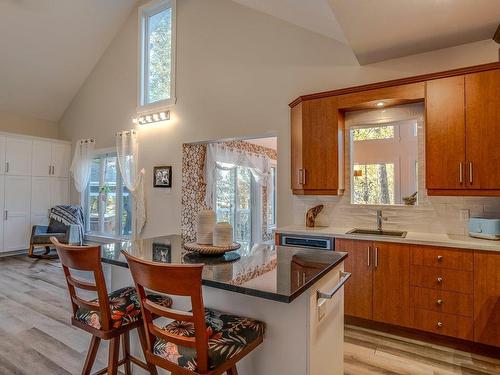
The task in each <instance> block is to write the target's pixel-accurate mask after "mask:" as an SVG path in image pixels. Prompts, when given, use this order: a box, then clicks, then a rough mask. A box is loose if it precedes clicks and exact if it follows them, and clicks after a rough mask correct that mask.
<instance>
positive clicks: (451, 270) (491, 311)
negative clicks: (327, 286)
mask: <svg viewBox="0 0 500 375" xmlns="http://www.w3.org/2000/svg"><path fill="white" fill-rule="evenodd" d="M335 246H336V250H338V251H345V252H347V253H348V254H349V255H348V257H347V259H346V261H345V263H344V267H345V270H346V271H347V272H351V273H352V277H351V279H350V280H349V282H348V283H347V284H346V287H345V307H344V311H345V314H346V315H349V316H354V317H358V318H363V319H368V320H374V321H378V322H383V323H389V324H394V325H398V326H403V327H409V328H414V329H418V330H421V331H427V332H432V333H437V334H440V335H445V336H451V337H455V338H459V339H464V340H469V341H475V342H477V343H481V344H487V345H492V346H497V347H500V252H485V251H474V250H464V249H453V248H439V247H434V246H421V245H407V244H397V243H386V242H371V241H358V240H350V239H337V240H336V243H335Z"/></svg>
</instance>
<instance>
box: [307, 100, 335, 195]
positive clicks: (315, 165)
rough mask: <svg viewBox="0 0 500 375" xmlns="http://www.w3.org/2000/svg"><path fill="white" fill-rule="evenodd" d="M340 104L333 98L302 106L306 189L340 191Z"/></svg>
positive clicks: (308, 101) (311, 101)
mask: <svg viewBox="0 0 500 375" xmlns="http://www.w3.org/2000/svg"><path fill="white" fill-rule="evenodd" d="M337 101H338V98H337V97H331V98H321V99H315V100H306V101H304V102H303V103H302V158H303V160H302V162H303V169H304V171H303V184H302V186H303V189H307V190H337V189H339V132H338V107H337ZM340 168H343V166H341V167H340Z"/></svg>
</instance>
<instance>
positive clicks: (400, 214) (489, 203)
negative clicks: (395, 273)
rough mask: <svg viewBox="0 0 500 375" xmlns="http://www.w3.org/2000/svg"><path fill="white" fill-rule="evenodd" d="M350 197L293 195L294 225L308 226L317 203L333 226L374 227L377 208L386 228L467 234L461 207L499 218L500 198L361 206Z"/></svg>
mask: <svg viewBox="0 0 500 375" xmlns="http://www.w3.org/2000/svg"><path fill="white" fill-rule="evenodd" d="M346 194H347V197H346V196H345V195H344V196H340V197H319V196H295V197H294V224H298V225H305V212H306V211H307V210H308V209H309V208H311V207H313V206H316V205H318V204H323V205H324V206H325V208H324V210H323V212H324V213H325V215H326V216H327V218H328V220H327V221H328V222H329V224H330V225H331V226H335V227H349V228H350V227H352V228H354V227H361V228H375V226H376V210H377V209H379V208H381V209H382V211H383V216H384V217H386V218H387V221H384V223H383V226H384V228H386V229H400V230H408V231H412V232H424V233H446V234H460V235H464V234H467V220H465V221H462V220H461V218H460V210H469V213H470V216H471V217H474V216H483V215H487V216H496V217H500V198H499V197H426V200H425V201H424V202H421V203H420V204H419V205H418V206H361V205H351V204H350V203H349V193H348V192H346Z"/></svg>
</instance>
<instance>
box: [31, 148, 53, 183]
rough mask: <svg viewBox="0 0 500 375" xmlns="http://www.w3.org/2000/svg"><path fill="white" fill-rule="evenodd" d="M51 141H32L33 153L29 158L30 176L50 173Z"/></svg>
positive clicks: (43, 175)
mask: <svg viewBox="0 0 500 375" xmlns="http://www.w3.org/2000/svg"><path fill="white" fill-rule="evenodd" d="M51 166H52V142H48V141H33V155H32V158H31V174H32V176H38V177H46V176H50V175H51V169H50V168H51Z"/></svg>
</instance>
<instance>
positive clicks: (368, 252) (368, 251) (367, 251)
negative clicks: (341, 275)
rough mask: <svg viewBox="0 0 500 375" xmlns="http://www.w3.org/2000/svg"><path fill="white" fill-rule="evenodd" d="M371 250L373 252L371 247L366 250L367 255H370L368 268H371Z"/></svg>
mask: <svg viewBox="0 0 500 375" xmlns="http://www.w3.org/2000/svg"><path fill="white" fill-rule="evenodd" d="M370 250H371V247H370V246H368V247H367V249H366V254H367V255H368V267H370V266H371V259H370V258H371V256H370V255H371V251H370Z"/></svg>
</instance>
